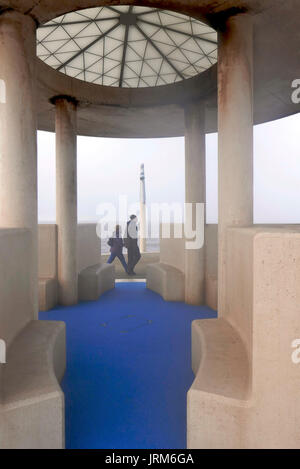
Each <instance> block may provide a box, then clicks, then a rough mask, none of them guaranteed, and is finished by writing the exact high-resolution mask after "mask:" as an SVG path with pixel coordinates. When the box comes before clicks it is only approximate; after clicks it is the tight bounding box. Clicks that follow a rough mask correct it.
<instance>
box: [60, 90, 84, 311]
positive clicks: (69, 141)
mask: <svg viewBox="0 0 300 469" xmlns="http://www.w3.org/2000/svg"><path fill="white" fill-rule="evenodd" d="M55 108H56V120H55V128H56V223H57V226H58V300H59V303H60V304H62V305H72V304H75V303H77V300H78V292H77V289H78V288H77V143H76V138H77V136H76V104H75V103H74V102H73V101H71V100H69V99H67V98H58V99H56V100H55Z"/></svg>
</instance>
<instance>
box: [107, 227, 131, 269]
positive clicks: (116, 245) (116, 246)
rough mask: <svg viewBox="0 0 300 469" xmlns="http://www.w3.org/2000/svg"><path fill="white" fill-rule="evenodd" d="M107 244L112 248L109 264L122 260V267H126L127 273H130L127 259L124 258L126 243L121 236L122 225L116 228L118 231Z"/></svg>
mask: <svg viewBox="0 0 300 469" xmlns="http://www.w3.org/2000/svg"><path fill="white" fill-rule="evenodd" d="M107 244H108V245H109V246H110V256H109V259H108V261H107V263H108V264H112V262H113V261H114V260H115V258H116V257H117V258H118V259H119V260H120V262H121V264H122V266H123V267H124V270H125V272H126V273H128V268H127V264H126V261H125V257H124V256H123V247H124V242H123V239H122V236H121V227H120V225H117V226H116V231H115V232H114V234H113V236H112V237H111V238H109V240H108V243H107Z"/></svg>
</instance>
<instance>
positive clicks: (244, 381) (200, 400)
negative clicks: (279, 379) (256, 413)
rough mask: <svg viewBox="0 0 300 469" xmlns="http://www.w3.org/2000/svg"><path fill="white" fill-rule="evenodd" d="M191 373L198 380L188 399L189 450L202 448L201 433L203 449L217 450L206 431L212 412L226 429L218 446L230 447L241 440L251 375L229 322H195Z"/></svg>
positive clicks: (242, 346) (237, 337)
mask: <svg viewBox="0 0 300 469" xmlns="http://www.w3.org/2000/svg"><path fill="white" fill-rule="evenodd" d="M192 369H193V372H194V374H195V380H194V382H193V384H192V386H191V388H190V389H189V391H188V395H187V418H188V422H189V424H188V435H187V440H188V447H189V448H198V447H199V442H198V438H199V437H198V435H199V433H200V434H201V447H202V448H211V447H213V446H214V443H213V440H212V436H211V434H210V433H209V432H207V431H203V428H204V427H205V425H206V422H208V421H210V420H211V418H212V410H211V409H212V408H213V409H214V410H213V414H215V415H216V418H217V420H218V422H220V427H222V428H226V431H224V432H223V433H222V435H221V438H220V437H219V438H220V439H219V441H218V446H220V447H222V448H227V447H231V445H232V441H235V440H236V441H238V439H239V432H240V429H239V427H238V426H237V425H236V422H237V421H241V420H243V415H244V409H245V408H246V407H247V399H248V398H249V394H250V376H251V371H250V363H249V359H248V357H247V351H246V347H245V345H244V344H243V342H242V340H241V338H240V336H239V335H238V334H237V332H236V331H235V329H234V328H233V327H232V326H231V325H230V324H229V323H228V322H227V321H226V320H224V319H222V318H220V319H205V320H196V321H193V323H192ZM229 413H230V414H231V415H232V420H230V419H228V414H229ZM196 435H197V436H196Z"/></svg>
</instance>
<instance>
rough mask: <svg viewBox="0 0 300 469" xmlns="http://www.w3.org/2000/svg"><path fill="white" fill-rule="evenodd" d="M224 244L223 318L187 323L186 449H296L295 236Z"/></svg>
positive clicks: (234, 234)
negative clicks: (191, 379)
mask: <svg viewBox="0 0 300 469" xmlns="http://www.w3.org/2000/svg"><path fill="white" fill-rule="evenodd" d="M227 239H228V254H229V255H230V259H231V263H230V265H229V264H228V265H227V303H228V309H227V313H226V315H225V316H223V317H222V318H220V319H216V320H215V319H213V320H205V321H196V322H195V323H193V350H192V353H193V369H194V372H195V374H196V377H195V381H194V383H193V385H192V387H191V389H190V391H189V393H188V447H189V448H299V446H300V433H299V425H300V421H299V419H300V396H299V387H300V374H299V370H298V366H299V365H296V364H295V363H293V361H292V353H293V352H294V351H295V349H294V348H293V347H292V342H293V341H294V340H295V339H297V338H299V337H300V319H299V318H300V310H299V304H300V289H299V285H300V265H299V259H300V228H299V227H295V228H294V229H293V230H292V229H289V228H282V229H280V228H266V227H263V228H261V227H250V228H231V229H229V230H228V237H227ZM225 429H226V431H225Z"/></svg>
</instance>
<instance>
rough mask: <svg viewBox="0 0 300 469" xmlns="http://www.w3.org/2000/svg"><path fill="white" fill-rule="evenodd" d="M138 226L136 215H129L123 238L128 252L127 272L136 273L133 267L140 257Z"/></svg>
mask: <svg viewBox="0 0 300 469" xmlns="http://www.w3.org/2000/svg"><path fill="white" fill-rule="evenodd" d="M137 238H138V227H137V217H136V215H131V216H130V220H129V221H128V222H127V230H126V237H125V239H124V244H125V247H126V248H127V252H128V274H129V275H136V273H135V272H134V268H135V266H136V264H137V263H138V261H139V260H140V258H141V253H140V249H139V246H138V242H137Z"/></svg>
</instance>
